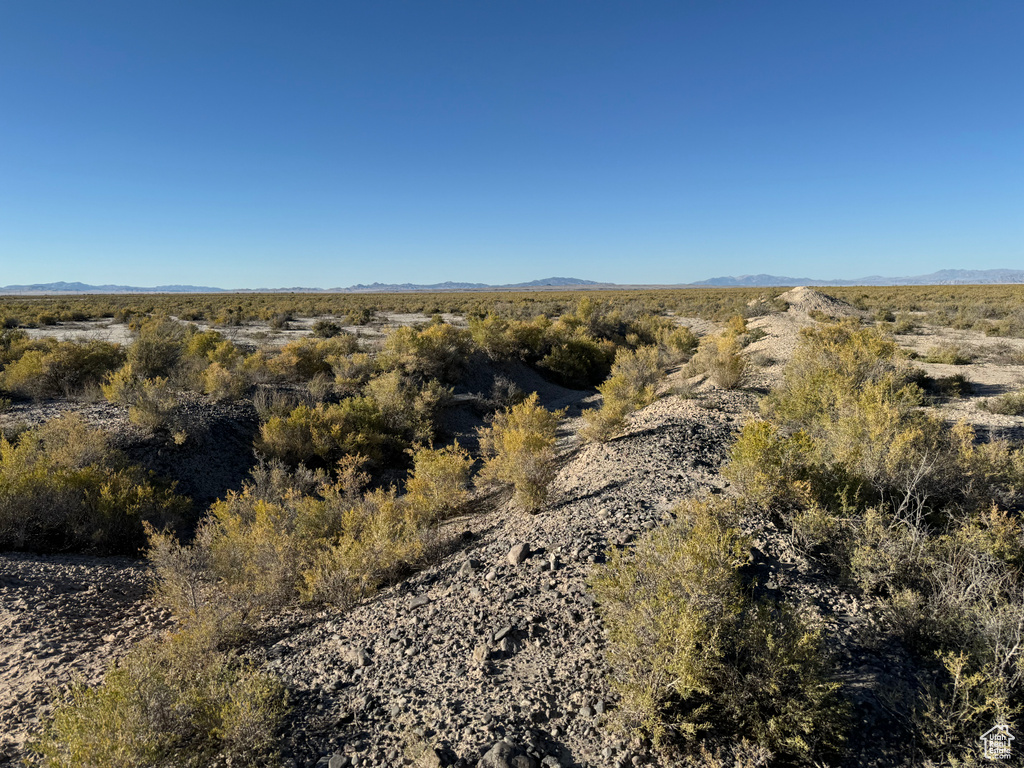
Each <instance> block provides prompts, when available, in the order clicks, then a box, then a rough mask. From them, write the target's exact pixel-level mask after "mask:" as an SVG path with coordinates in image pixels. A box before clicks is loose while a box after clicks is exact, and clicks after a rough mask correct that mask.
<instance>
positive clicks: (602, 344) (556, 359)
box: [539, 323, 615, 387]
mask: <svg viewBox="0 0 1024 768" xmlns="http://www.w3.org/2000/svg"><path fill="white" fill-rule="evenodd" d="M546 341H547V343H549V344H550V351H549V352H548V353H547V354H546V355H544V357H542V358H541V359H540V362H539V365H540V367H541V368H543V369H545V370H547V371H549V372H550V373H551V374H553V376H554V378H555V379H556V380H557V381H558V382H560V383H562V384H565V385H566V386H570V387H590V386H593V385H594V384H596V383H598V382H599V381H602V380H603V379H604V378H605V377H607V376H608V373H609V371H610V370H611V363H612V360H613V359H614V358H615V345H614V344H613V343H612V342H610V341H606V340H599V339H595V338H594V337H592V336H590V335H589V334H587V333H586V332H585V331H582V330H580V329H577V330H575V331H573V330H569V329H567V328H566V327H564V326H561V325H560V323H555V324H554V325H553V326H552V327H551V331H550V332H549V334H548V339H547V340H546Z"/></svg>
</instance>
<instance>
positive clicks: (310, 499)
mask: <svg viewBox="0 0 1024 768" xmlns="http://www.w3.org/2000/svg"><path fill="white" fill-rule="evenodd" d="M465 461H466V456H465V454H464V452H462V451H460V450H459V449H458V448H453V449H448V450H439V451H429V450H428V452H427V453H423V454H420V455H419V456H418V461H417V462H416V464H417V466H416V468H415V469H414V471H413V474H412V476H411V477H410V480H409V483H410V485H411V492H410V493H409V494H407V495H405V496H398V495H397V494H396V492H395V491H394V489H378V490H376V491H373V492H370V493H366V494H360V490H361V488H362V486H363V485H364V484H365V482H366V481H367V479H368V478H367V476H366V474H365V473H363V472H362V471H361V470H360V464H361V461H360V460H358V459H348V460H346V461H344V462H343V463H342V464H341V465H340V466H339V467H338V470H337V480H335V481H334V482H330V481H328V480H327V478H326V476H325V475H324V474H322V473H313V472H309V471H308V470H302V469H300V470H299V471H298V472H296V473H294V474H290V473H288V472H286V471H285V470H284V468H283V467H282V466H281V465H270V466H267V465H264V466H261V467H260V468H258V469H257V471H256V472H254V477H253V480H252V481H251V482H249V483H246V484H245V486H244V487H243V488H242V490H241V491H240V492H237V493H235V492H233V493H229V494H228V496H227V498H225V499H223V500H221V501H218V502H217V503H216V504H214V506H213V507H212V508H211V516H210V518H209V520H208V521H207V522H206V523H204V524H203V525H202V526H201V527H200V529H199V531H198V532H197V534H196V538H195V541H194V543H193V544H192V545H191V546H188V547H183V546H181V545H179V544H177V542H175V541H174V540H173V539H170V538H168V537H167V536H166V535H164V534H154V535H153V536H152V538H151V542H152V551H151V552H152V554H151V559H152V561H153V563H154V566H155V569H156V575H157V596H158V598H159V599H160V600H161V601H162V602H163V603H164V604H165V605H168V606H169V607H171V608H172V609H173V610H175V611H176V612H178V613H179V615H186V616H189V615H203V614H204V612H207V611H209V610H211V608H213V607H220V608H221V609H226V610H228V611H230V612H231V613H234V614H237V615H239V616H252V615H259V614H261V613H263V612H265V611H269V610H275V609H277V608H280V607H281V606H284V605H288V604H291V603H294V602H296V601H299V600H305V601H313V602H320V603H322V602H327V603H331V604H334V605H337V606H340V607H347V606H349V605H352V604H353V603H354V602H357V601H358V600H360V599H362V598H363V597H366V596H367V595H370V594H372V593H373V592H374V591H375V590H376V589H377V588H378V587H379V586H380V585H381V584H384V583H387V582H389V581H391V580H393V579H395V578H397V577H398V576H399V575H401V574H404V573H406V572H407V571H408V570H409V569H410V568H411V567H413V566H414V565H415V564H418V563H420V562H421V561H422V559H423V557H424V555H425V554H427V553H428V552H429V550H430V547H431V543H432V540H433V538H434V536H435V534H433V532H432V530H433V528H432V524H433V522H434V521H435V520H436V519H437V517H438V515H439V514H441V513H443V512H444V511H445V510H446V509H448V508H449V507H448V505H449V504H450V503H451V502H452V500H453V499H452V497H447V498H444V499H442V498H440V497H439V495H438V494H440V493H447V492H454V493H455V497H454V500H455V501H457V500H458V495H459V493H460V492H461V490H460V487H459V482H460V481H461V480H462V478H463V470H464V467H465Z"/></svg>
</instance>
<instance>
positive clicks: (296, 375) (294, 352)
mask: <svg viewBox="0 0 1024 768" xmlns="http://www.w3.org/2000/svg"><path fill="white" fill-rule="evenodd" d="M358 351H359V343H358V341H356V337H355V336H352V335H350V334H347V333H346V334H343V335H340V336H334V337H332V338H329V339H318V338H314V337H307V338H304V339H297V340H296V341H290V342H288V343H287V344H285V345H284V346H283V347H282V348H281V351H280V352H279V353H278V355H277V357H275V358H271V361H270V367H271V369H272V370H274V371H275V372H276V373H277V374H279V375H280V376H283V377H284V378H286V379H288V380H291V381H308V380H309V379H312V378H313V377H314V376H316V375H317V374H324V375H329V374H331V373H332V371H331V360H332V358H336V357H343V356H345V355H351V354H352V353H354V352H358Z"/></svg>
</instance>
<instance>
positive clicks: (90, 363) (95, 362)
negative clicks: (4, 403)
mask: <svg viewBox="0 0 1024 768" xmlns="http://www.w3.org/2000/svg"><path fill="white" fill-rule="evenodd" d="M123 361H124V353H123V352H122V351H121V348H120V347H119V346H118V345H117V344H110V343H108V342H105V341H88V342H73V341H63V342H51V343H49V344H46V345H45V346H44V347H43V348H41V349H28V350H26V351H25V352H24V353H23V354H21V355H20V357H18V359H16V360H14V361H12V362H10V363H8V364H7V366H6V367H5V368H4V370H3V371H2V372H0V389H5V390H7V391H8V392H13V393H15V394H18V395H21V396H22V397H36V398H43V397H68V396H71V395H74V394H79V393H81V392H83V391H85V390H86V389H88V388H90V387H97V386H99V385H100V383H101V382H102V381H103V378H104V377H105V376H106V375H107V374H109V373H110V372H111V371H113V370H115V369H116V368H118V367H119V366H120V365H121V363H122V362H123Z"/></svg>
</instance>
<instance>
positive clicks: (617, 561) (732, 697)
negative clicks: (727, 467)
mask: <svg viewBox="0 0 1024 768" xmlns="http://www.w3.org/2000/svg"><path fill="white" fill-rule="evenodd" d="M678 512H679V515H680V520H679V521H678V522H676V523H674V524H672V525H670V526H668V527H666V528H662V529H660V530H657V531H654V532H652V533H651V534H649V535H647V536H645V537H644V538H642V539H641V540H640V541H639V542H638V543H637V545H636V547H635V548H634V549H632V550H614V551H613V552H612V554H611V559H610V561H609V562H608V564H607V565H606V566H605V567H603V568H600V569H598V570H596V571H595V573H594V575H593V577H592V585H593V589H594V592H595V595H596V597H597V599H598V600H599V603H600V606H601V612H602V615H603V619H604V622H605V625H606V626H607V627H608V632H609V642H610V646H611V650H610V661H611V664H612V669H613V681H614V682H615V685H616V687H617V688H618V689H619V690H620V692H621V693H622V696H623V698H622V703H621V706H620V710H619V715H620V717H621V718H622V719H623V720H624V723H625V725H627V726H628V727H631V728H633V729H636V730H638V731H639V732H640V733H641V734H643V735H646V736H650V737H651V738H653V739H654V740H655V742H656V743H659V744H663V745H664V744H666V743H669V744H676V745H679V746H681V747H682V748H687V749H689V750H690V751H697V749H696V747H697V745H698V744H700V743H701V742H702V740H703V739H704V738H705V737H707V736H709V735H715V736H717V737H718V738H719V739H722V740H723V741H730V740H736V741H738V740H739V739H740V738H743V739H746V740H749V741H750V742H753V744H756V745H757V746H758V747H759V748H760V749H761V750H763V751H764V752H766V753H768V754H770V755H771V756H773V757H774V758H775V759H777V760H780V761H786V762H787V763H789V764H812V763H813V762H814V761H815V760H816V759H820V758H821V757H822V756H824V755H825V754H827V753H828V751H829V749H830V748H833V747H835V746H837V745H838V744H839V743H840V742H841V739H842V734H843V731H844V727H843V726H844V720H845V715H846V710H845V706H844V704H843V703H842V701H841V699H840V698H839V697H838V696H837V693H836V692H837V689H838V688H839V686H838V684H836V683H833V682H829V681H828V679H827V678H828V672H829V664H828V655H827V653H826V651H825V648H824V646H823V644H822V638H821V635H820V633H819V632H818V631H817V630H816V629H815V628H814V627H813V626H812V625H810V624H808V623H807V622H806V621H804V620H802V619H801V618H799V617H798V616H797V615H796V614H795V613H794V612H793V611H792V610H791V609H790V608H788V607H787V606H785V605H783V604H781V603H773V602H768V601H757V600H754V599H753V598H752V597H750V594H749V592H748V591H747V590H746V589H745V588H744V585H743V582H742V579H741V575H740V569H741V567H742V566H743V564H744V563H746V562H747V560H748V559H749V546H750V545H749V542H748V541H747V539H746V538H745V537H744V536H743V535H742V534H741V533H740V532H739V530H738V529H737V527H736V519H737V510H736V509H735V508H733V507H732V506H731V504H730V503H729V502H724V501H711V502H699V501H690V502H687V503H685V504H684V505H683V506H682V507H680V509H679V510H678ZM705 751H706V750H705Z"/></svg>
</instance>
